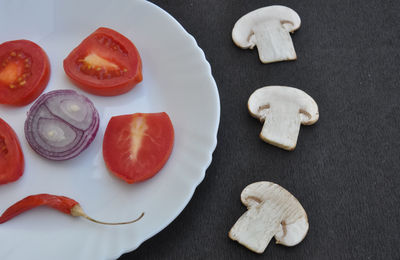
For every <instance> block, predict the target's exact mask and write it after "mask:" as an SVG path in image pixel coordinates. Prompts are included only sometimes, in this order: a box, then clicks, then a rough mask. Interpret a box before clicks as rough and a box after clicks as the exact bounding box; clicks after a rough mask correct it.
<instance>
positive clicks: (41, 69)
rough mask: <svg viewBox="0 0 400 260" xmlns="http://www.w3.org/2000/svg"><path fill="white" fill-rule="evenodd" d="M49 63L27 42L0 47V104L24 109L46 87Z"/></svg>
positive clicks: (32, 44)
mask: <svg viewBox="0 0 400 260" xmlns="http://www.w3.org/2000/svg"><path fill="white" fill-rule="evenodd" d="M49 78H50V62H49V58H48V57H47V55H46V53H45V52H44V51H43V49H42V48H40V47H39V46H38V45H37V44H36V43H34V42H31V41H28V40H17V41H9V42H4V43H2V44H1V45H0V103H1V104H6V105H13V106H24V105H27V104H29V103H31V102H32V101H34V100H35V99H36V98H37V97H38V96H39V95H40V94H41V93H42V92H43V90H44V89H45V88H46V86H47V83H48V82H49Z"/></svg>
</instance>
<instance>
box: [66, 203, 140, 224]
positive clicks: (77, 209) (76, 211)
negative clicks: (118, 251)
mask: <svg viewBox="0 0 400 260" xmlns="http://www.w3.org/2000/svg"><path fill="white" fill-rule="evenodd" d="M71 215H72V216H74V217H84V218H86V219H87V220H90V221H92V222H95V223H98V224H103V225H125V224H131V223H134V222H136V221H139V220H140V219H141V218H142V217H143V216H144V212H142V214H140V216H139V217H138V218H136V219H134V220H130V221H126V222H103V221H99V220H96V219H93V218H91V217H89V216H88V215H86V213H85V212H84V211H83V209H82V207H81V206H80V205H79V204H77V205H75V206H74V207H73V208H72V209H71Z"/></svg>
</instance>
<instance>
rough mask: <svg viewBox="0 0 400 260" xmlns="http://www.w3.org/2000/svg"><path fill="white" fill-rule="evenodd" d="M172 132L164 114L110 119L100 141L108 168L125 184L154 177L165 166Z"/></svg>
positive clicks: (172, 129) (138, 114)
mask: <svg viewBox="0 0 400 260" xmlns="http://www.w3.org/2000/svg"><path fill="white" fill-rule="evenodd" d="M173 144H174V128H173V126H172V123H171V120H170V119H169V116H168V115H167V114H166V113H150V114H144V113H137V114H133V115H122V116H115V117H112V118H111V119H110V121H109V123H108V125H107V129H106V132H105V134H104V139H103V157H104V161H105V163H106V165H107V168H108V169H109V170H110V171H111V172H112V173H113V174H114V175H116V176H117V177H119V178H121V179H123V180H125V181H126V182H128V183H134V182H138V181H144V180H146V179H149V178H151V177H153V176H154V175H155V174H156V173H157V172H159V171H160V170H161V168H162V167H163V166H164V164H165V163H166V162H167V160H168V158H169V156H170V154H171V151H172V147H173Z"/></svg>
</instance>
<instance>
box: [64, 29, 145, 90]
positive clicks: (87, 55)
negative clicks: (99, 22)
mask: <svg viewBox="0 0 400 260" xmlns="http://www.w3.org/2000/svg"><path fill="white" fill-rule="evenodd" d="M64 70H65V73H66V74H67V75H68V77H69V78H70V79H71V80H72V81H73V82H74V83H75V84H76V85H78V86H79V87H80V88H82V89H83V90H85V91H87V92H90V93H93V94H96V95H100V96H115V95H120V94H123V93H125V92H127V91H129V90H130V89H132V88H133V87H134V86H135V85H136V84H137V83H139V82H140V81H142V61H141V59H140V55H139V52H138V51H137V49H136V47H135V45H134V44H133V43H132V42H131V41H130V40H129V39H128V38H126V37H125V36H123V35H122V34H120V33H118V32H116V31H114V30H111V29H108V28H103V27H102V28H99V29H97V30H96V31H95V32H94V33H92V34H91V35H89V36H88V37H87V38H86V39H84V40H83V41H82V42H81V44H79V45H78V47H76V48H75V49H74V50H73V51H72V52H71V53H70V54H69V55H68V57H67V58H66V59H65V60H64Z"/></svg>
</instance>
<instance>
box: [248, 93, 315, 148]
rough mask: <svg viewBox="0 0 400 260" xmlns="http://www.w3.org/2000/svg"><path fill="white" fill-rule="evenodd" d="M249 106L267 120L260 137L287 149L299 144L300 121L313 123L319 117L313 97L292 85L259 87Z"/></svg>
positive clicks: (257, 116) (251, 97)
mask: <svg viewBox="0 0 400 260" xmlns="http://www.w3.org/2000/svg"><path fill="white" fill-rule="evenodd" d="M247 106H248V109H249V112H250V114H251V115H252V116H253V117H255V118H258V119H259V120H260V121H261V122H264V126H263V128H262V130H261V133H260V138H261V139H262V140H264V141H265V142H267V143H269V144H272V145H275V146H278V147H280V148H283V149H285V150H293V149H294V148H295V147H296V144H297V137H298V135H299V131H300V124H303V125H312V124H314V123H315V122H317V120H318V118H319V112H318V105H317V103H315V101H314V99H313V98H312V97H310V96H309V95H307V93H305V92H304V91H302V90H300V89H297V88H292V87H283V86H268V87H263V88H259V89H257V90H256V91H254V93H253V94H251V96H250V98H249V101H248V103H247Z"/></svg>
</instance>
